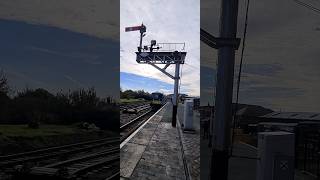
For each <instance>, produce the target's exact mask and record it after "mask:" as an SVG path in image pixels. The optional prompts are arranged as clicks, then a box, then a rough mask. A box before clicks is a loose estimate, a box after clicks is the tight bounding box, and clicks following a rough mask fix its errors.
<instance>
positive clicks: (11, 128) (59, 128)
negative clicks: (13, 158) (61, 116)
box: [0, 124, 77, 137]
mask: <svg viewBox="0 0 320 180" xmlns="http://www.w3.org/2000/svg"><path fill="white" fill-rule="evenodd" d="M76 132H77V128H76V127H74V126H65V125H41V124H40V127H39V129H31V128H28V125H0V137H1V136H6V137H36V136H50V135H58V134H74V133H76Z"/></svg>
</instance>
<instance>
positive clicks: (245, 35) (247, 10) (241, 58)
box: [230, 0, 250, 156]
mask: <svg viewBox="0 0 320 180" xmlns="http://www.w3.org/2000/svg"><path fill="white" fill-rule="evenodd" d="M249 5H250V0H247V7H246V17H245V23H244V31H243V40H242V48H241V57H240V64H239V72H238V79H237V93H236V103H235V109H234V111H233V129H232V138H231V141H232V142H231V147H230V152H231V156H232V152H233V142H234V134H235V131H234V130H235V127H236V116H237V111H238V106H239V89H240V81H241V72H242V64H243V54H244V49H245V43H246V37H247V27H248V14H249Z"/></svg>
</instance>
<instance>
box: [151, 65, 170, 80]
mask: <svg viewBox="0 0 320 180" xmlns="http://www.w3.org/2000/svg"><path fill="white" fill-rule="evenodd" d="M149 64H150V65H151V66H153V67H155V68H156V69H158V70H159V71H161V72H163V73H164V74H165V75H167V76H169V77H170V78H171V79H175V77H174V76H172V75H171V74H169V73H168V72H167V71H165V69H161V68H160V67H159V66H157V65H155V64H153V63H149Z"/></svg>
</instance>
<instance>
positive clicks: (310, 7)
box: [293, 0, 320, 14]
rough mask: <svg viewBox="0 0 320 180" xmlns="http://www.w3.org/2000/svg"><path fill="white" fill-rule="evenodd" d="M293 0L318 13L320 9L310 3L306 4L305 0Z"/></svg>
mask: <svg viewBox="0 0 320 180" xmlns="http://www.w3.org/2000/svg"><path fill="white" fill-rule="evenodd" d="M293 1H294V2H295V3H297V4H299V5H300V6H304V7H306V8H308V9H310V10H312V11H314V12H316V13H319V14H320V9H319V8H316V7H314V6H312V5H311V4H308V3H305V2H301V1H299V0H293Z"/></svg>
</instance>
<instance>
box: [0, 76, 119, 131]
mask: <svg viewBox="0 0 320 180" xmlns="http://www.w3.org/2000/svg"><path fill="white" fill-rule="evenodd" d="M9 93H10V87H9V85H8V79H7V78H6V76H5V74H4V73H3V71H0V124H30V123H36V124H41V123H42V124H63V125H71V124H75V123H81V122H88V123H95V124H96V125H97V126H98V127H100V128H101V129H109V130H115V129H117V131H118V129H119V107H118V103H117V102H116V100H115V99H113V98H112V97H106V98H101V97H98V96H97V94H96V91H95V89H94V88H93V87H91V88H87V89H84V88H80V89H77V90H72V91H71V90H69V91H68V92H63V91H60V92H58V93H55V94H54V93H50V92H49V91H48V90H46V89H44V88H37V89H30V88H25V89H24V90H21V91H18V92H17V93H15V95H13V96H9Z"/></svg>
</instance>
